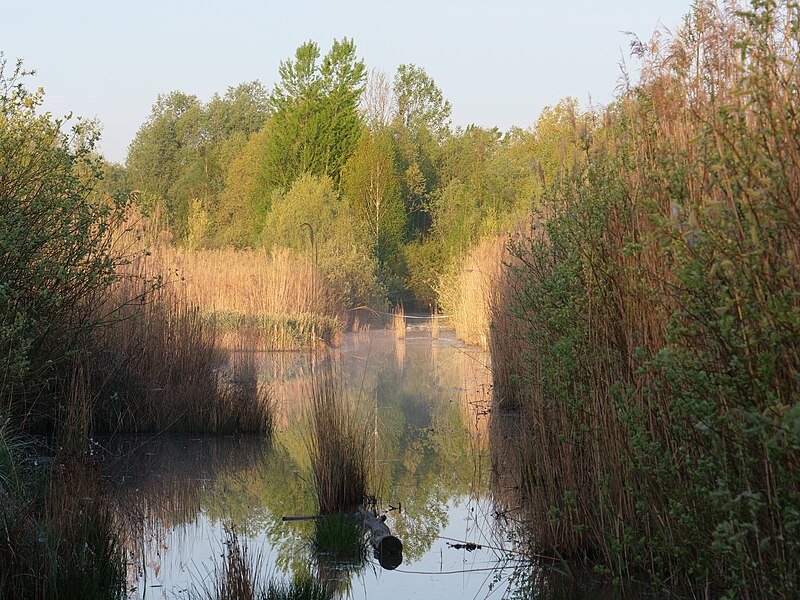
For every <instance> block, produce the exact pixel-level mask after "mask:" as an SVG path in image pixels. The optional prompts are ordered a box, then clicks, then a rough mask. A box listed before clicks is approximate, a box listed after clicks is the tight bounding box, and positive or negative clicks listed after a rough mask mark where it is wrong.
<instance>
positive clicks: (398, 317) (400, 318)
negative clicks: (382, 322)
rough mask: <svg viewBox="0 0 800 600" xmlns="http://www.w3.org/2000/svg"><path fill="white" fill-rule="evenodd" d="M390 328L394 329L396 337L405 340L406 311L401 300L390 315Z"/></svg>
mask: <svg viewBox="0 0 800 600" xmlns="http://www.w3.org/2000/svg"><path fill="white" fill-rule="evenodd" d="M389 329H392V330H393V331H394V337H395V338H397V339H398V340H403V339H405V337H406V312H405V310H404V309H403V303H402V302H399V303H398V304H397V305H396V306H395V307H394V308H393V309H392V314H391V316H390V317H389Z"/></svg>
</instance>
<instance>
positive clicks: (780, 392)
mask: <svg viewBox="0 0 800 600" xmlns="http://www.w3.org/2000/svg"><path fill="white" fill-rule="evenodd" d="M799 23H800V12H799V10H798V8H797V6H796V5H793V4H791V3H788V2H780V1H779V2H776V3H761V2H754V3H753V4H752V5H750V6H744V7H742V6H740V5H738V4H736V3H726V4H725V5H724V7H719V6H718V5H717V4H715V3H713V2H708V1H698V2H696V3H695V5H694V7H693V11H692V13H691V15H690V17H689V19H688V20H687V22H686V25H685V26H684V28H683V29H682V30H680V31H679V32H678V33H677V34H676V36H675V37H674V38H673V39H671V40H664V39H659V38H656V39H654V40H652V41H651V42H650V43H641V42H639V41H638V40H635V41H634V44H633V46H632V47H633V50H634V51H635V53H637V55H638V56H639V57H640V58H641V60H642V65H643V66H642V71H641V74H640V81H639V84H638V85H637V86H636V87H635V88H630V89H628V90H626V91H624V92H623V93H622V95H621V97H620V99H619V100H618V101H617V103H616V104H615V105H614V106H613V107H611V108H610V109H608V110H607V111H605V112H603V113H596V114H593V115H588V116H587V121H590V122H592V123H595V125H594V129H592V127H589V128H588V129H587V130H588V131H591V132H592V135H591V136H590V137H591V140H590V141H591V143H590V144H588V146H587V151H586V155H585V162H584V164H582V165H578V166H577V167H576V170H575V176H574V177H573V178H572V179H570V180H565V181H563V182H561V184H560V185H558V186H557V187H556V188H555V189H554V190H552V191H551V193H550V194H549V195H548V197H547V205H546V206H545V208H544V210H543V211H542V214H540V215H538V218H537V219H534V221H533V223H532V226H531V230H530V232H529V233H528V234H527V235H526V236H524V238H523V239H520V240H518V241H517V243H515V244H514V245H512V247H511V250H510V252H511V255H512V258H513V260H512V261H510V262H511V263H512V264H510V265H509V266H508V267H507V268H506V270H505V271H504V276H503V277H502V278H501V285H500V290H499V293H498V296H497V298H496V300H495V305H494V307H493V308H492V310H493V314H494V315H495V317H496V318H495V321H494V326H493V327H492V328H491V329H490V334H491V337H492V340H491V346H492V350H493V353H494V354H493V361H494V365H495V378H496V380H497V381H498V385H497V386H496V391H497V393H498V394H499V396H500V398H501V400H503V401H510V404H512V405H517V406H519V407H520V410H521V412H520V416H519V418H520V421H521V426H520V428H519V431H520V441H519V447H520V449H521V450H520V452H521V455H520V461H521V465H520V471H521V485H522V487H523V489H524V496H525V498H526V504H527V509H528V513H527V516H526V521H527V525H528V528H529V533H530V539H531V540H532V544H533V547H534V550H538V551H545V550H551V549H553V548H555V549H557V550H558V551H559V552H560V553H561V554H562V555H563V556H567V557H572V558H576V559H587V560H589V561H590V562H592V563H593V564H594V565H595V568H596V569H597V570H598V571H599V572H601V573H608V574H610V575H615V576H631V577H637V576H640V577H644V578H646V579H648V580H649V581H651V582H653V583H655V584H657V585H659V586H661V585H669V586H670V587H679V588H680V587H684V588H685V589H688V590H690V593H691V594H692V595H695V596H698V597H722V596H727V597H743V598H790V597H794V596H796V595H797V594H798V593H800V578H798V574H800V563H799V562H798V560H800V546H799V545H798V544H800V541H799V540H800V537H798V536H797V535H795V533H796V529H797V521H796V518H795V517H792V516H791V515H796V514H798V511H799V510H800V484H799V483H798V482H800V459H798V450H797V448H799V447H800V438H798V430H797V428H796V427H795V426H794V423H795V419H796V417H795V416H793V415H796V413H797V407H798V401H799V399H800V383H799V382H800V379H798V377H797V373H798V372H800V318H799V317H798V311H797V307H798V306H799V305H800V268H798V257H799V256H800V206H798V198H799V197H800V194H798V190H800V146H798V145H797V144H796V143H790V142H788V141H789V140H797V139H800V119H797V115H796V109H797V101H796V98H797V94H798V90H800V70H798V69H797V55H796V48H797V47H798V44H800V37H798V31H800V27H798V24H799Z"/></svg>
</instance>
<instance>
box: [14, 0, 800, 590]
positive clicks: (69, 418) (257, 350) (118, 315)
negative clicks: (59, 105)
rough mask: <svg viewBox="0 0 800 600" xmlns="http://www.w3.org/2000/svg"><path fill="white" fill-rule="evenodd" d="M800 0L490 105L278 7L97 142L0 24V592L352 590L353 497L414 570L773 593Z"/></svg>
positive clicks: (787, 363)
mask: <svg viewBox="0 0 800 600" xmlns="http://www.w3.org/2000/svg"><path fill="white" fill-rule="evenodd" d="M798 32H800V10H798V7H797V6H796V5H795V4H793V3H790V2H786V1H776V2H766V1H762V0H753V1H752V2H749V3H746V4H745V3H742V4H741V5H739V4H737V3H734V2H730V3H728V2H726V3H724V4H723V5H721V6H720V5H718V4H717V3H715V2H712V1H711V0H696V1H695V2H694V3H693V5H692V7H691V10H690V12H689V14H688V16H687V18H686V20H685V22H684V23H683V24H682V26H681V27H680V28H678V29H676V30H675V33H674V34H670V35H667V34H665V33H663V32H659V33H657V34H656V35H655V36H654V37H653V38H652V39H650V40H640V39H638V38H635V37H634V38H632V40H631V47H630V50H631V55H632V59H633V60H634V61H635V62H636V63H637V65H638V67H637V69H638V70H637V72H636V73H632V72H630V71H629V70H627V68H624V69H623V73H622V79H621V84H620V86H619V89H618V93H617V97H616V99H615V100H614V102H612V103H611V104H609V105H608V106H604V107H597V106H589V107H586V108H582V107H581V106H580V104H579V103H578V102H577V101H575V100H574V99H571V98H566V99H564V100H562V101H561V102H559V103H558V104H556V105H554V106H551V107H548V108H546V109H545V110H543V112H542V113H541V115H540V116H539V117H538V119H537V120H536V122H535V124H534V125H533V126H532V127H530V128H528V129H521V128H513V129H511V130H510V131H507V132H501V131H499V130H497V129H488V128H482V127H477V126H470V127H467V128H453V127H452V126H451V121H450V114H451V106H450V103H449V102H448V101H447V100H446V99H445V97H444V95H443V93H442V91H441V90H440V89H439V88H438V86H437V85H436V83H435V82H434V81H433V79H432V78H431V77H430V76H429V75H428V74H427V73H426V72H425V70H424V69H423V68H421V67H419V66H416V65H410V64H405V65H401V66H400V67H399V68H398V70H397V72H396V74H395V75H394V77H393V78H392V79H390V78H389V77H388V76H387V75H385V74H383V73H381V72H378V71H371V72H368V70H367V67H366V64H365V62H364V61H363V60H362V59H360V58H359V56H358V53H357V49H356V46H355V43H354V41H353V40H350V39H347V38H344V39H342V40H334V41H333V43H332V45H331V47H330V48H329V49H328V50H327V52H326V53H325V54H324V55H323V52H322V50H321V49H320V47H319V46H318V45H317V44H316V43H315V42H307V43H304V44H302V45H301V46H300V47H299V48H297V50H296V52H295V53H294V55H293V56H291V57H289V58H287V59H286V60H285V61H284V62H283V63H282V64H281V68H280V71H279V74H278V76H277V78H276V83H275V85H274V87H273V88H272V89H271V90H268V89H267V88H265V87H264V86H263V85H262V84H261V83H259V82H258V81H253V82H249V83H244V84H240V85H238V86H235V87H231V88H229V89H228V90H227V91H226V92H225V93H224V94H221V95H219V94H218V95H215V96H213V97H212V98H211V99H210V100H209V101H208V102H201V101H200V100H199V99H198V98H197V97H196V96H193V95H191V94H186V93H183V92H171V93H167V94H165V95H162V96H159V97H158V99H157V100H156V102H155V104H154V105H153V108H152V112H151V114H150V115H149V116H148V118H147V120H146V121H145V122H144V123H143V124H142V126H141V128H140V130H139V131H138V133H137V134H136V137H135V139H134V140H133V142H132V144H131V147H130V151H129V153H128V157H127V160H126V163H125V165H114V164H111V163H108V162H107V161H105V160H104V159H103V157H102V156H100V155H99V154H98V152H97V151H96V147H95V144H96V141H97V139H98V135H99V132H98V131H97V128H96V126H95V125H94V124H93V123H92V122H89V121H80V120H75V121H70V120H69V119H58V118H55V117H53V116H52V115H51V114H50V113H47V112H44V111H43V109H42V104H43V102H44V96H43V91H42V90H41V89H38V90H37V91H33V90H34V89H35V88H34V87H33V85H32V83H31V81H32V80H31V77H32V73H29V72H26V70H25V66H24V65H23V64H22V63H21V62H18V63H16V64H11V63H9V61H8V59H6V58H5V56H4V55H2V54H0V275H1V277H2V278H1V279H0V356H1V357H2V359H0V596H3V597H8V598H52V597H71V596H72V595H74V594H76V593H78V592H77V591H76V590H82V591H83V592H85V593H87V594H90V595H93V596H94V597H97V598H105V597H125V596H134V597H135V596H136V595H139V596H144V595H145V594H146V593H148V590H150V591H152V589H153V588H152V586H153V585H167V584H169V585H170V586H173V587H171V588H170V589H169V593H172V592H173V591H175V589H177V588H178V587H180V589H189V588H188V586H189V585H190V583H191V582H189V581H187V580H185V578H184V579H181V577H182V576H183V575H182V574H181V573H182V572H181V568H180V566H179V565H181V564H188V563H189V562H191V564H193V565H195V566H197V568H198V569H204V570H205V571H204V572H199V573H195V575H198V576H199V577H200V579H201V581H202V583H201V584H200V585H195V586H194V591H195V593H196V594H198V595H199V597H218V598H227V597H255V598H259V597H261V598H272V597H297V596H293V595H292V594H301V595H302V594H310V595H311V596H303V597H326V598H327V597H332V596H337V595H338V596H342V595H348V594H349V595H351V596H352V595H357V593H360V592H357V591H356V589H357V586H356V585H354V582H359V585H361V587H362V588H363V589H364V590H367V589H370V590H372V589H376V588H375V587H373V586H376V585H377V583H375V582H376V581H378V580H379V578H378V577H373V576H372V575H374V572H373V573H372V575H371V574H369V570H370V569H372V568H375V565H376V563H375V562H374V560H373V559H374V556H372V554H371V551H370V550H369V548H368V546H366V545H365V544H364V538H363V535H362V532H361V530H360V529H359V527H357V526H356V524H357V519H356V520H355V521H353V519H352V516H353V515H354V514H355V513H356V511H357V509H358V508H359V506H363V505H364V504H365V503H370V504H371V506H372V507H373V508H374V509H375V510H376V515H375V516H376V518H377V517H378V516H379V515H378V513H380V516H383V517H385V518H386V522H387V524H388V525H389V526H391V531H392V533H393V534H395V535H396V536H397V537H398V538H399V539H402V540H403V550H404V552H403V556H404V559H403V560H404V561H406V563H404V565H408V566H409V567H413V568H409V571H418V572H419V571H423V572H428V571H434V570H435V569H436V565H437V562H436V556H438V570H439V572H440V574H442V575H441V578H437V579H435V585H433V586H432V587H431V589H430V590H426V593H430V594H435V593H439V592H441V593H442V594H452V593H453V588H452V587H447V586H448V585H451V584H444V583H443V581H444V579H446V578H445V577H444V573H446V572H448V569H446V568H445V564H444V563H445V562H447V561H446V560H445V558H444V556H445V554H449V553H450V552H449V551H451V550H452V551H456V550H457V551H459V552H461V555H459V557H460V558H459V560H461V561H462V562H463V560H465V558H464V557H465V556H466V554H465V553H467V552H475V551H476V550H478V544H477V543H476V541H475V540H476V539H480V540H481V548H480V550H481V551H484V550H489V549H492V552H493V554H492V556H491V557H489V558H487V559H486V560H485V561H483V562H481V563H480V564H479V563H478V562H476V563H475V564H473V565H472V567H473V568H472V569H470V572H474V573H478V572H485V573H489V574H490V577H493V579H492V583H491V586H489V585H487V584H486V581H483V582H482V583H475V582H471V580H470V579H469V577H465V581H467V580H469V581H470V582H468V583H464V587H463V588H462V589H460V590H459V591H458V592H456V593H459V592H464V593H470V594H476V593H480V592H482V591H486V593H487V594H488V592H489V591H490V589H489V588H490V587H491V589H492V590H494V589H495V587H500V588H502V590H503V593H506V594H509V595H511V594H513V593H515V591H519V593H521V594H526V593H529V594H530V593H535V594H536V595H537V596H538V597H555V596H557V595H558V594H559V593H561V590H565V591H564V592H563V593H564V594H566V595H568V594H570V593H572V591H574V590H581V589H584V588H585V586H589V587H590V588H591V587H592V586H594V587H598V586H602V587H603V589H604V590H610V593H612V594H613V593H617V592H619V593H630V594H631V595H635V593H637V590H640V589H641V590H646V591H647V593H651V594H652V593H655V594H659V593H666V594H673V595H676V596H684V595H685V596H689V597H705V598H716V597H747V598H760V597H769V598H791V597H795V596H797V595H798V593H800V590H799V589H798V587H799V586H800V581H798V574H799V573H800V564H798V560H800V558H798V557H800V548H798V547H797V545H798V540H799V539H800V535H798V533H799V531H798V528H799V527H800V520H799V519H798V514H800V495H799V494H800V488H799V487H798V485H799V484H798V482H800V471H799V469H800V467H799V466H798V465H800V461H799V460H798V448H800V425H799V424H800V416H799V415H800V408H799V407H800V404H799V403H798V401H799V400H800V398H799V397H798V395H799V394H800V387H798V381H799V380H798V372H800V367H799V366H798V365H800V313H798V306H799V305H800V269H799V268H798V256H800V246H798V240H800V208H799V207H798V189H800V148H799V147H798V145H797V143H796V142H797V140H798V139H800V131H798V123H799V122H800V121H799V120H798V118H797V114H798V97H799V95H800V79H799V77H800V75H798V74H800V68H798V48H799V47H800V34H799V33H798ZM455 336H458V338H460V339H461V340H465V341H466V342H467V343H469V344H471V345H472V346H466V345H464V344H462V343H461V342H459V341H457V340H456V339H455ZM487 351H488V352H489V353H490V356H489V354H487V353H486V352H487ZM140 434H146V435H147V436H148V437H147V438H140V437H139V438H130V437H127V436H129V435H140ZM175 436H184V437H175ZM185 436H189V437H185ZM176 440H177V441H176ZM118 445H121V446H118ZM120 447H121V448H124V450H119V451H117V450H115V448H120ZM142 452H144V456H145V457H147V456H149V457H150V458H142ZM148 452H150V454H148ZM192 453H196V454H197V456H196V457H195V458H187V457H192ZM134 456H135V457H137V459H136V460H139V461H142V462H143V463H144V464H145V465H149V466H145V467H142V468H141V469H140V470H137V469H136V468H133V469H132V470H130V471H129V470H128V467H129V466H130V465H126V464H124V463H125V461H126V460H131V461H133V458H132V457H134ZM115 457H117V458H115ZM120 457H122V459H124V460H122V459H120ZM120 460H121V461H122V462H120ZM148 461H149V463H148ZM133 464H134V463H133V462H131V465H133ZM133 483H135V484H136V485H133ZM285 515H299V516H306V517H310V519H309V520H308V521H298V522H297V523H293V524H291V525H287V524H285V523H283V522H282V521H281V520H280V517H281V516H285ZM312 517H313V518H312ZM317 517H321V518H317ZM456 521H457V522H458V523H459V526H460V529H459V530H458V531H454V530H451V529H448V527H450V526H451V525H452V523H454V522H456ZM191 523H195V524H199V525H198V527H199V529H200V530H201V531H202V532H203V534H204V535H206V534H207V537H208V538H209V539H216V540H218V541H219V544H220V548H222V547H224V550H223V551H219V552H218V550H219V548H217V549H215V550H213V551H209V555H210V554H211V553H216V554H218V555H221V556H220V557H219V558H221V559H222V560H221V562H219V561H218V562H217V563H213V562H212V563H208V562H207V561H205V559H204V558H199V557H197V556H194V555H192V556H191V558H190V557H189V554H191V547H192V545H193V544H195V543H199V542H197V540H196V539H194V538H192V534H191V533H189V529H188V525H189V524H191ZM177 530H180V533H175V532H176V531H177ZM181 535H184V536H186V537H185V538H180V536H181ZM180 539H184V541H183V542H181V541H179V540H180ZM187 539H188V540H191V541H190V542H186V541H185V540H187ZM443 543H447V544H450V545H447V546H445V545H443ZM173 547H177V550H174V554H172V552H173V550H170V548H173ZM484 547H485V548H484ZM365 549H366V550H365ZM437 549H438V553H437V552H436V550H437ZM162 550H163V555H162ZM446 550H447V552H446ZM187 552H188V554H187ZM470 556H474V555H470ZM178 557H179V558H178ZM170 561H174V562H170ZM183 561H186V562H183ZM378 564H379V563H378ZM451 566H452V569H451V570H452V571H454V572H455V571H458V572H459V573H461V574H462V575H463V574H464V569H463V565H461V566H460V567H459V568H456V566H455V565H454V564H451ZM507 568H508V571H507ZM483 570H485V571H483ZM507 572H513V573H514V575H513V576H511V577H508V576H507ZM399 575H400V573H399V572H398V573H393V574H392V575H391V577H395V576H399ZM385 577H387V579H388V578H389V577H390V576H389V575H385ZM153 581H157V582H159V583H157V584H153ZM210 582H213V583H210ZM564 582H567V583H566V587H564V585H562V584H564ZM195 583H197V582H195ZM440 583H441V586H440V585H439V584H440ZM148 586H150V587H148ZM437 586H439V587H437ZM637 586H640V587H637ZM385 588H386V586H384V588H383V589H382V591H381V594H384V595H386V594H387V592H386V589H385ZM434 588H435V589H434ZM162 591H164V592H165V593H167V591H166V590H162ZM575 593H577V592H575ZM315 595H316V596H315ZM364 595H366V591H365V592H364Z"/></svg>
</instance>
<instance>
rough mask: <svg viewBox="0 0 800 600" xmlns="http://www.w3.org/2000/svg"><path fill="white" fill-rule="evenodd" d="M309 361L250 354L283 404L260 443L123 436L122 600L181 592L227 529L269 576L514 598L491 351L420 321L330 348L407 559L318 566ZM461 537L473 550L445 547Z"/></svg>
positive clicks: (117, 453) (116, 490)
mask: <svg viewBox="0 0 800 600" xmlns="http://www.w3.org/2000/svg"><path fill="white" fill-rule="evenodd" d="M310 360H311V358H310V357H309V355H307V354H299V353H293V354H286V353H284V354H263V355H259V357H258V363H259V371H260V373H261V376H262V377H263V378H264V379H265V380H267V381H271V382H273V394H274V395H275V397H276V398H277V399H278V401H279V404H280V410H279V417H278V426H277V431H276V434H275V437H274V441H273V444H272V445H268V444H266V443H264V442H263V440H259V439H254V438H241V439H238V438H233V437H215V438H208V437H205V438H204V437H170V438H165V437H158V438H153V439H143V438H122V439H117V440H115V442H114V444H112V445H109V447H108V449H107V457H106V461H105V463H106V465H107V468H106V470H105V477H106V480H107V482H108V484H109V486H108V487H109V488H110V490H111V491H110V493H111V496H112V499H114V500H115V501H116V505H117V506H118V507H119V509H118V511H119V518H120V520H121V522H122V523H123V525H124V527H125V529H126V531H127V532H128V535H127V536H126V537H127V540H128V550H129V553H130V555H131V556H132V557H133V562H132V564H131V565H130V572H129V579H130V584H131V594H130V596H131V598H180V597H187V595H188V590H189V589H190V588H192V587H193V586H194V587H195V588H202V587H203V586H204V585H205V586H210V582H211V580H212V578H213V572H214V569H215V564H220V560H219V559H220V557H221V555H222V554H224V546H223V543H224V540H225V528H226V527H230V526H231V525H232V526H233V527H234V528H235V530H236V532H237V534H238V535H239V538H240V540H244V541H246V543H247V546H248V551H249V552H250V553H251V555H254V556H258V558H259V561H260V564H261V567H262V568H263V569H264V570H265V571H266V572H268V573H270V574H272V575H274V576H277V577H281V578H286V579H290V578H291V577H292V575H293V574H301V573H311V574H312V575H314V576H316V577H321V578H324V579H327V580H329V581H334V582H335V585H336V587H337V590H338V591H339V595H340V596H341V597H345V598H355V599H360V598H381V599H382V600H390V599H393V598H397V599H407V598H462V597H463V598H486V597H503V596H504V595H507V594H510V592H511V591H512V590H511V589H510V587H509V586H510V585H511V584H510V579H509V577H508V575H509V574H510V573H511V569H510V568H511V567H513V566H514V565H515V564H518V563H516V562H515V559H514V556H515V555H514V554H513V544H512V543H511V542H509V539H510V535H509V532H508V531H507V530H506V522H505V520H504V519H503V518H502V517H503V511H502V508H501V507H500V506H499V503H498V501H497V500H495V497H494V496H493V494H492V493H491V491H490V487H491V486H490V479H492V478H491V473H490V470H491V469H490V464H489V462H490V461H489V451H488V411H489V405H490V398H491V374H490V370H489V366H488V364H489V356H488V354H487V353H485V352H483V351H481V350H480V349H476V348H472V347H467V346H465V345H464V344H462V343H460V342H458V341H457V340H456V339H455V338H454V336H453V335H452V332H448V331H442V332H441V335H440V337H438V338H435V339H434V338H432V337H431V335H430V331H429V330H426V329H424V328H420V329H411V330H409V331H408V332H407V337H406V339H405V340H396V339H395V337H394V335H393V332H392V331H383V330H379V331H373V332H370V333H362V334H349V335H347V336H345V339H344V341H343V344H342V348H341V349H339V350H337V351H336V352H335V353H334V354H333V355H332V356H330V357H329V358H326V359H324V360H327V361H329V362H331V363H332V365H333V369H334V371H335V372H336V373H337V376H338V379H339V381H340V382H341V384H342V386H343V389H344V391H345V395H346V396H348V397H349V398H350V399H351V400H352V401H353V402H355V403H356V404H357V405H358V407H359V410H361V411H362V412H361V413H360V414H362V415H364V418H365V419H366V421H365V426H366V427H369V428H370V431H371V434H372V435H373V436H374V439H375V442H376V443H375V447H376V449H377V450H376V451H375V452H374V454H373V456H372V460H374V461H375V465H376V468H377V471H378V473H379V482H378V486H377V490H376V495H377V497H378V509H379V511H381V512H384V511H385V514H386V517H387V521H386V524H387V525H388V526H389V528H390V529H391V532H392V533H393V534H394V535H396V536H397V537H398V538H400V540H401V541H402V542H403V546H404V548H403V563H402V564H401V565H400V567H398V568H397V569H396V570H392V571H388V570H384V569H382V568H381V567H380V565H379V564H378V562H377V560H376V559H375V558H373V557H372V556H369V557H368V561H367V562H366V564H363V565H352V564H349V565H348V564H341V563H336V562H329V561H328V560H327V559H326V558H325V557H316V558H315V557H314V556H313V552H312V551H311V549H310V544H309V539H310V531H311V529H312V527H313V525H312V523H311V522H310V521H294V522H283V521H282V520H281V517H282V516H285V515H313V514H315V513H316V512H317V507H316V504H315V498H314V494H313V488H312V485H311V474H310V468H309V460H308V451H307V448H306V440H307V435H308V430H309V428H308V423H307V418H306V416H305V412H304V405H305V398H307V397H308V392H309V389H310V388H309V386H310V379H309V377H310V373H311V363H310ZM463 542H471V543H474V544H479V545H481V548H480V549H477V548H474V549H471V550H470V549H467V548H463V547H462V548H457V547H454V545H458V544H459V543H463Z"/></svg>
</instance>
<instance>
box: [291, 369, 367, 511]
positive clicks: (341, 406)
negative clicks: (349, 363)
mask: <svg viewBox="0 0 800 600" xmlns="http://www.w3.org/2000/svg"><path fill="white" fill-rule="evenodd" d="M309 411H310V414H309V421H310V425H311V431H310V432H309V434H308V437H307V442H306V443H307V446H308V452H309V455H310V457H311V469H312V472H313V474H314V488H315V490H316V493H317V500H318V502H319V508H320V511H321V512H322V513H323V514H327V513H353V512H354V511H355V509H356V507H357V506H358V505H359V504H360V503H361V502H362V501H363V499H364V497H365V495H366V494H367V492H368V489H367V486H368V483H369V478H370V476H371V468H372V464H373V463H372V460H370V456H369V452H370V451H371V450H372V444H371V442H370V435H369V433H368V431H367V428H366V425H365V420H364V419H363V418H362V415H359V414H358V412H357V411H356V407H355V406H354V404H353V402H352V399H350V398H347V397H346V396H345V395H344V394H343V392H342V390H341V388H340V387H339V385H338V384H337V381H336V378H335V374H334V372H333V368H332V367H331V366H330V363H324V364H323V365H321V367H320V371H319V372H318V373H317V374H316V376H315V377H314V379H313V382H312V389H311V401H310V403H309Z"/></svg>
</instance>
